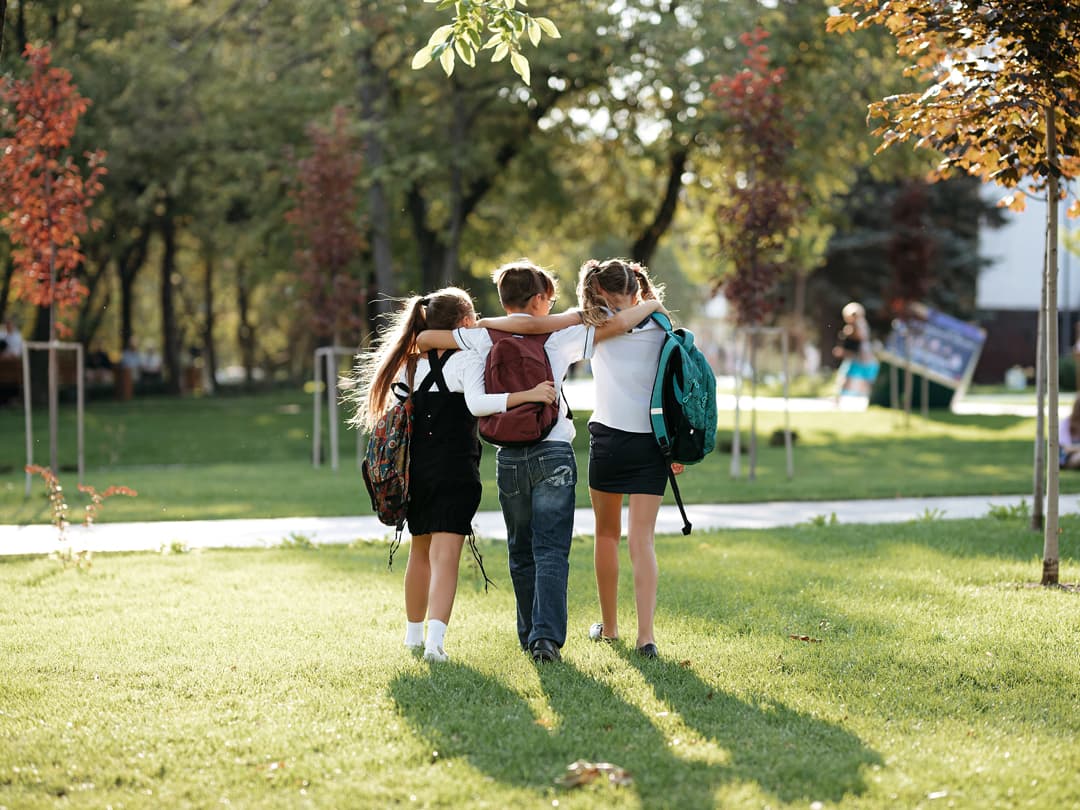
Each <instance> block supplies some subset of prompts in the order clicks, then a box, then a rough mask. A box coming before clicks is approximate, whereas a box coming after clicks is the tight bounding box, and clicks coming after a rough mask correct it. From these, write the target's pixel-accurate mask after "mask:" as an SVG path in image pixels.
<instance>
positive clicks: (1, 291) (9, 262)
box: [0, 253, 15, 321]
mask: <svg viewBox="0 0 1080 810" xmlns="http://www.w3.org/2000/svg"><path fill="white" fill-rule="evenodd" d="M14 277H15V262H14V260H13V259H12V258H11V254H10V253H8V256H7V259H6V260H5V261H4V275H3V278H0V321H3V320H4V314H5V313H6V312H7V301H8V295H10V294H11V279H12V278H14Z"/></svg>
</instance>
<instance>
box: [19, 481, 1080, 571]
mask: <svg viewBox="0 0 1080 810" xmlns="http://www.w3.org/2000/svg"><path fill="white" fill-rule="evenodd" d="M1023 500H1025V498H1024V497H1023V496H1020V495H1003V496H1000V497H999V496H981V495H980V496H971V497H957V498H894V499H887V500H864V501H773V502H767V503H741V504H712V505H710V504H699V505H693V506H689V507H687V513H688V516H689V518H690V522H691V523H692V524H693V526H694V530H695V533H696V532H698V531H705V530H709V529H765V528H770V527H775V526H793V525H796V524H799V523H806V522H808V521H810V520H813V519H814V518H818V517H823V518H825V519H831V517H832V515H836V520H837V522H839V523H902V522H904V521H908V520H915V519H917V518H920V517H937V518H942V519H946V520H948V519H959V518H973V517H985V516H986V515H987V513H988V512H989V510H990V507H991V506H1016V505H1018V504H1019V503H1020V502H1021V501H1023ZM1026 500H1027V501H1028V502H1029V503H1030V501H1031V498H1030V496H1028V497H1027V498H1026ZM1078 504H1080V497H1078V496H1075V495H1073V496H1065V497H1063V498H1062V501H1061V508H1062V510H1063V511H1073V510H1076V509H1077V508H1078ZM473 525H474V526H475V528H476V533H477V535H478V536H480V537H486V538H491V539H498V540H505V539H506V529H505V527H504V526H503V521H502V515H501V514H500V513H499V512H480V513H479V514H477V516H476V519H475V521H474V522H473ZM623 525H624V526H625V525H626V517H625V512H624V518H623ZM574 530H575V532H577V533H579V534H592V533H593V530H594V523H593V515H592V510H590V509H578V510H577V512H576V514H575V516H574ZM681 530H682V519H681V518H680V517H679V511H678V509H677V508H676V507H675V506H674V505H671V506H669V505H665V506H663V507H662V508H661V510H660V518H659V520H658V522H657V531H658V533H660V534H678V533H679V532H680V531H681ZM391 535H392V532H391V531H390V529H389V528H388V527H386V526H383V525H382V524H381V523H379V522H378V521H377V520H376V519H375V518H373V517H331V518H318V517H295V518H273V519H265V518H264V519H251V520H188V521H161V522H153V523H99V524H98V525H96V526H94V527H93V528H91V529H86V528H84V527H82V526H72V527H71V528H70V529H69V530H68V536H69V539H70V542H71V547H72V548H73V549H74V550H81V549H89V550H91V551H95V552H102V551H160V550H161V549H162V548H163V547H165V548H168V547H169V546H171V545H173V544H174V543H178V544H182V545H183V546H186V547H188V548H252V547H254V548H268V547H271V546H276V545H280V544H282V543H283V542H289V541H290V539H295V540H306V541H311V542H313V543H316V544H320V545H323V544H342V543H352V542H354V541H357V540H363V541H383V540H386V539H388V538H389V537H390V536H391ZM56 548H57V535H56V530H55V529H54V528H53V527H52V526H45V525H34V526H4V525H0V556H4V555H14V554H48V553H49V552H51V551H53V550H55V549H56Z"/></svg>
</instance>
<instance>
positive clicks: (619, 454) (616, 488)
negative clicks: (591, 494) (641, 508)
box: [589, 422, 668, 495]
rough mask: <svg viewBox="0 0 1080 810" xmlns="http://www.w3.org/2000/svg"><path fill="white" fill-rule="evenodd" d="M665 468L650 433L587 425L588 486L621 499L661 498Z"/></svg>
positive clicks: (665, 478) (657, 446) (665, 479)
mask: <svg viewBox="0 0 1080 810" xmlns="http://www.w3.org/2000/svg"><path fill="white" fill-rule="evenodd" d="M667 471H668V468H667V465H666V464H665V463H664V457H663V456H662V455H661V454H660V446H659V445H658V444H657V443H656V438H655V437H654V436H653V435H652V433H628V432H627V431H625V430H618V429H616V428H611V427H608V426H607V425H601V424H600V423H598V422H590V423H589V486H590V487H591V488H592V489H595V490H599V491H600V492H618V493H621V494H623V495H663V494H664V490H665V489H666V488H667V481H668V474H667Z"/></svg>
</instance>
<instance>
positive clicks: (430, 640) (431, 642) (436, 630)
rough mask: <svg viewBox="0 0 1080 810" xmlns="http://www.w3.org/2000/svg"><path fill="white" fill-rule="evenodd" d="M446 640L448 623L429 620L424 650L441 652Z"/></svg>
mask: <svg viewBox="0 0 1080 810" xmlns="http://www.w3.org/2000/svg"><path fill="white" fill-rule="evenodd" d="M444 638H446V622H440V621H439V620H438V619H428V623H427V643H426V644H425V645H424V649H427V650H441V649H442V647H443V639H444Z"/></svg>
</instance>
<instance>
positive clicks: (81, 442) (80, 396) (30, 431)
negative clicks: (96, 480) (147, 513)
mask: <svg viewBox="0 0 1080 810" xmlns="http://www.w3.org/2000/svg"><path fill="white" fill-rule="evenodd" d="M58 349H59V350H68V349H70V350H73V351H74V352H75V369H76V374H77V379H76V380H75V386H76V387H75V391H76V403H77V404H76V415H75V430H76V437H77V438H76V441H77V451H78V458H77V462H78V466H77V470H78V476H79V483H80V484H81V483H83V476H84V475H85V474H86V453H85V449H86V441H85V436H86V429H85V415H86V392H85V388H84V386H85V380H84V379H83V375H84V370H85V365H86V364H85V362H84V361H83V347H82V344H81V343H64V342H61V341H58V340H50V341H34V340H30V341H26V342H25V343H23V350H22V351H23V353H22V364H23V413H24V424H25V425H26V466H27V467H29V466H31V465H32V464H33V463H34V417H33V408H32V404H33V403H32V402H31V401H30V399H31V398H30V351H31V350H38V351H47V352H48V353H49V356H50V357H51V358H52V360H53V363H52V371H53V372H55V371H56V370H57V369H56V365H57V364H56V362H55V361H56V352H57V350H58ZM55 381H56V382H57V383H58V382H59V380H58V379H56V380H55ZM57 416H58V414H56V413H53V412H52V410H51V409H50V413H49V422H50V424H49V427H50V431H58V429H59V428H58V427H54V426H53V422H54V420H56V418H57ZM49 444H50V448H49V451H50V455H51V456H52V457H53V460H51V461H50V469H52V472H53V475H56V476H59V475H60V469H59V466H60V463H59V459H58V458H57V457H56V453H57V450H56V444H57V442H56V439H55V438H54V437H50V442H49ZM32 480H33V477H32V476H31V475H30V473H26V495H27V497H29V496H30V489H31V482H32Z"/></svg>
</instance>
